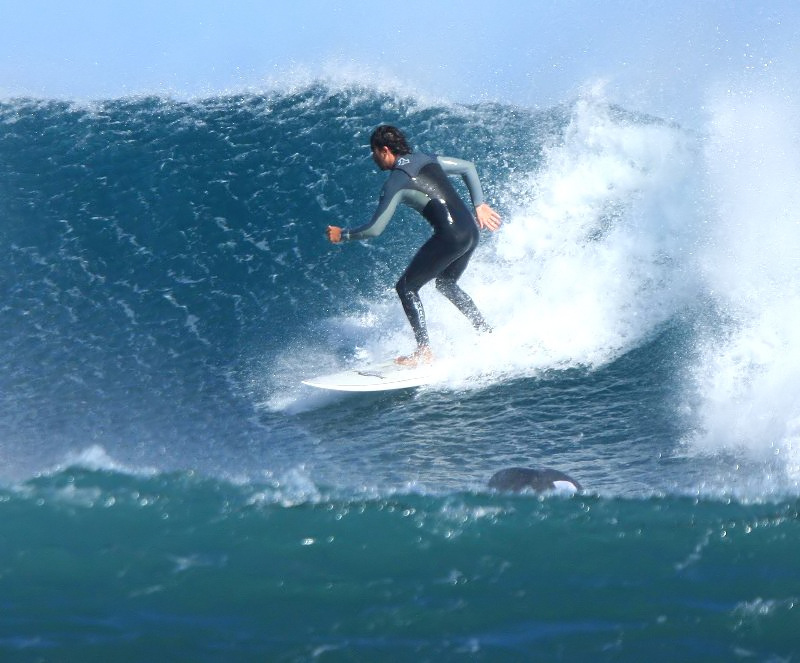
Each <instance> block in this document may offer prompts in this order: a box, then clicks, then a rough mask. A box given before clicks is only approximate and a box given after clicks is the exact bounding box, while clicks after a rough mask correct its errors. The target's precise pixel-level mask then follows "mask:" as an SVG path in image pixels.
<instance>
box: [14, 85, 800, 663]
mask: <svg viewBox="0 0 800 663" xmlns="http://www.w3.org/2000/svg"><path fill="white" fill-rule="evenodd" d="M765 108H766V109H768V110H769V111H770V113H771V114H770V117H771V120H772V121H771V122H770V123H769V124H764V123H759V122H755V121H754V120H753V118H755V117H757V116H758V117H760V116H761V115H763V113H764V111H765ZM793 108H794V106H793V105H792V104H791V103H789V101H787V98H786V97H785V96H783V97H781V98H779V99H775V98H773V97H771V96H770V95H769V94H767V93H765V94H763V95H756V94H755V93H753V96H750V97H746V98H736V97H733V96H731V95H729V94H721V95H718V98H717V99H716V100H715V101H714V103H713V104H709V121H708V126H707V127H706V130H705V131H704V132H702V133H700V132H695V131H687V130H684V129H682V128H681V127H679V126H675V125H674V124H672V123H669V122H665V121H662V120H660V119H659V118H655V117H650V116H644V115H641V114H638V113H636V112H632V111H630V110H627V109H625V108H621V107H619V106H615V105H613V104H610V103H608V102H607V101H606V100H605V99H604V98H603V96H602V92H599V91H588V92H587V93H586V94H584V95H583V96H582V97H580V98H579V99H576V100H575V101H574V102H573V103H570V104H565V105H562V106H557V107H553V108H549V109H544V110H530V109H524V108H519V107H515V106H507V105H500V104H480V105H476V106H458V105H450V104H444V103H438V102H437V103H431V102H425V101H422V100H421V99H419V98H415V97H413V96H408V95H401V94H396V93H391V92H386V91H382V90H376V89H374V88H371V87H369V86H364V85H341V86H335V87H334V86H332V85H323V84H315V83H311V84H308V85H304V86H301V87H298V88H296V89H292V90H284V91H276V92H271V93H268V94H242V95H235V96H223V97H214V98H207V99H201V100H197V101H193V102H178V101H175V100H169V99H163V98H157V97H146V98H130V99H120V100H114V101H107V102H99V103H96V104H93V105H91V106H79V105H75V104H70V103H64V102H56V101H33V100H24V99H17V100H7V101H4V102H2V103H0V233H2V236H1V237H0V239H1V240H2V241H0V252H2V259H0V270H2V274H1V275H0V284H1V285H0V287H2V289H3V290H2V292H3V295H2V303H0V357H2V359H0V361H1V362H2V365H0V450H2V458H3V463H2V468H1V469H0V479H2V485H3V486H4V487H5V488H4V489H3V492H2V493H0V511H2V517H0V522H2V523H3V527H4V528H6V529H7V532H6V533H5V535H4V536H3V537H2V539H3V540H6V541H11V540H14V541H17V542H18V545H17V546H11V545H8V546H5V547H2V546H0V557H2V558H3V568H4V569H9V570H8V572H6V571H4V573H3V574H2V575H0V585H2V588H3V595H4V596H5V597H9V598H8V599H7V607H8V615H9V617H8V619H7V620H6V621H5V622H3V623H2V624H0V629H2V633H0V648H3V649H5V651H7V652H9V655H12V656H17V657H18V658H19V657H21V656H23V655H26V653H27V652H28V650H29V649H30V648H34V650H36V651H37V652H38V653H39V654H41V655H42V656H45V657H46V656H47V655H48V654H49V653H53V655H54V657H55V658H64V659H65V660H66V659H69V658H81V659H84V660H87V657H89V658H91V657H92V656H96V657H100V658H102V657H103V656H104V655H105V654H107V653H108V652H109V651H117V650H118V649H119V648H120V646H121V645H120V643H122V642H125V643H127V644H130V643H134V644H133V645H132V647H131V648H130V649H128V650H127V651H130V652H131V654H130V658H131V660H142V658H148V657H151V656H150V654H152V653H153V652H154V651H156V650H158V651H161V652H163V651H171V652H173V653H175V651H176V650H173V649H172V647H173V646H174V644H171V643H175V642H181V641H183V642H192V643H194V645H193V646H194V649H192V648H191V647H190V648H189V649H190V650H191V654H192V656H190V658H192V659H193V660H205V659H209V660H211V658H213V657H214V652H217V653H218V652H219V651H239V652H240V653H242V654H243V656H244V659H245V660H247V659H248V657H250V658H253V659H254V660H255V659H257V658H258V657H259V656H261V657H263V656H267V658H270V657H278V658H279V657H281V656H283V657H284V658H286V659H287V660H290V659H293V658H296V659H303V658H308V657H332V658H334V659H336V658H337V656H341V657H345V658H346V657H348V656H350V657H353V658H363V657H367V658H372V657H374V655H375V654H376V653H378V658H381V652H384V651H392V652H400V654H399V658H401V659H405V658H408V659H409V660H420V658H422V659H427V658H432V657H434V656H437V657H438V656H442V655H444V656H446V657H457V656H460V655H463V653H465V652H467V653H470V654H472V655H474V656H476V657H477V658H478V659H479V660H480V659H481V658H484V659H486V660H498V658H497V657H498V656H499V657H500V659H502V658H503V657H504V656H505V657H507V658H508V659H509V660H513V659H514V657H518V656H522V655H530V654H531V652H534V653H535V652H536V651H541V652H542V656H541V657H540V660H553V658H554V657H558V656H562V657H564V658H571V659H574V658H576V657H577V658H581V657H582V658H592V659H599V660H610V659H611V658H613V659H614V660H641V659H642V658H643V657H644V658H648V660H674V658H675V652H676V651H680V652H681V653H680V654H679V655H678V658H681V660H730V659H731V657H732V656H734V657H735V656H740V655H742V656H743V655H744V654H741V652H747V655H753V656H756V657H758V658H764V659H768V658H776V657H786V656H789V655H790V654H791V653H792V647H794V645H793V644H791V643H792V642H793V639H792V638H794V631H793V630H792V629H791V628H790V627H789V623H790V622H792V620H793V618H794V614H795V612H796V605H797V601H798V597H800V586H798V585H797V582H796V579H795V578H794V575H793V574H792V573H791V572H790V570H789V569H790V567H791V564H790V562H789V560H791V559H793V556H792V555H793V551H789V550H787V549H786V542H787V541H796V540H797V532H796V531H795V530H796V523H797V522H798V519H797V495H798V480H800V462H798V454H799V453H800V441H799V440H800V438H799V437H798V422H800V402H798V400H797V398H796V397H795V396H794V395H793V394H794V393H795V392H796V391H797V389H796V386H797V382H798V380H799V379H800V377H799V376H800V368H799V367H798V364H797V358H798V357H800V345H798V341H797V335H796V334H795V333H794V329H796V327H797V325H796V324H795V320H794V317H795V313H794V312H795V311H797V310H798V307H797V306H796V305H794V304H795V303H796V300H797V299H798V297H800V294H799V293H800V272H798V263H797V259H796V256H797V255H798V254H800V251H798V249H800V247H798V246H797V242H798V237H800V234H798V233H797V232H796V231H797V220H796V218H797V217H796V211H795V210H796V209H797V208H798V206H797V204H796V200H795V198H796V197H797V195H798V194H797V193H796V182H797V180H798V176H800V165H798V162H797V157H796V155H797V154H798V153H800V150H798V149H797V148H798V147H800V145H798V136H800V132H798V130H797V129H798V127H797V124H796V120H795V119H794V118H796V117H798V115H797V114H796V113H793V112H792V110H793ZM382 122H390V123H393V124H397V125H399V126H401V127H403V129H404V130H405V131H406V132H407V134H408V135H409V137H410V138H411V140H412V142H413V144H414V146H415V147H416V148H418V149H420V150H423V151H430V152H435V153H439V154H444V155H453V156H460V157H463V158H467V159H470V160H473V161H474V162H475V163H476V165H477V166H478V169H479V172H480V174H481V178H482V182H483V185H484V189H485V192H486V193H487V197H488V198H489V199H490V200H491V201H492V202H493V204H494V205H495V206H496V207H497V208H498V209H499V210H500V211H501V213H502V214H503V216H504V218H505V225H504V228H503V229H502V230H501V232H499V233H496V234H494V235H488V234H485V235H484V237H483V240H482V244H481V246H480V247H479V249H478V251H477V253H476V254H475V257H474V258H473V261H472V263H471V265H470V268H469V270H468V271H467V273H466V274H465V275H464V278H463V280H462V283H463V285H464V287H465V289H466V290H467V291H468V292H470V294H471V295H472V296H473V298H474V299H475V301H476V302H477V304H478V306H479V307H480V308H481V310H482V311H483V312H484V313H485V315H486V317H487V318H488V319H489V320H490V321H491V324H492V325H493V327H494V332H493V334H492V335H491V336H490V337H485V338H484V337H477V336H476V335H475V334H474V333H473V331H472V330H471V328H470V326H469V325H468V324H467V323H466V322H465V321H464V319H463V318H462V317H461V316H460V315H459V314H458V313H457V312H456V311H455V310H453V309H452V307H451V306H450V305H449V304H448V303H447V302H446V301H445V300H444V299H442V298H441V297H440V296H439V295H438V294H437V293H436V292H435V291H434V289H433V288H426V289H423V291H422V298H423V301H424V303H425V306H426V311H427V314H428V320H429V325H430V329H431V336H432V340H433V344H434V349H435V352H436V354H437V357H438V358H439V360H440V361H441V362H443V363H445V364H446V365H447V366H449V367H450V372H449V378H448V380H447V381H446V382H445V383H443V384H438V385H435V386H431V387H426V388H422V389H419V390H416V391H406V392H396V393H390V394H382V395H375V396H367V397H365V396H358V397H353V396H333V395H329V394H322V393H319V392H314V391H312V390H310V389H309V388H306V387H303V386H302V385H301V384H300V381H301V380H302V379H303V378H306V377H310V376H313V375H317V374H321V373H325V372H331V371H333V370H336V369H338V368H340V367H342V366H347V365H353V364H357V363H363V362H369V361H373V360H378V359H381V360H382V359H385V358H386V357H391V356H393V355H395V354H397V353H399V352H405V351H407V350H409V349H410V348H411V346H412V335H411V333H410V330H409V329H408V325H407V322H406V321H405V318H404V316H403V314H402V311H401V308H400V306H399V303H398V302H397V301H396V296H395V294H394V291H393V284H394V283H395V281H396V279H397V277H398V275H399V274H400V273H401V272H402V270H403V269H404V267H405V265H406V264H407V263H408V261H409V259H410V257H411V256H412V255H413V253H414V251H415V250H416V248H417V247H418V246H419V245H420V244H421V243H422V242H423V241H424V238H425V237H426V234H427V229H426V226H425V223H424V222H423V221H422V220H421V219H420V218H419V216H418V215H416V214H415V213H413V212H411V211H409V210H405V211H400V212H398V214H397V215H396V216H395V218H394V219H393V221H392V222H391V224H390V225H389V227H388V229H387V231H386V232H385V233H384V234H383V235H382V236H381V237H380V238H377V239H375V240H372V241H370V242H360V243H359V242H353V243H349V244H346V245H344V246H331V245H330V244H329V243H328V242H327V241H326V240H325V238H324V229H325V227H326V226H327V225H329V224H335V225H350V226H353V225H357V224H360V223H362V222H364V221H365V220H366V219H368V218H369V217H370V215H371V214H372V211H373V209H374V206H375V204H376V201H377V195H378V191H379V190H380V186H381V184H382V181H383V177H384V175H383V174H381V173H378V172H376V171H375V168H374V165H373V164H372V162H371V159H370V155H369V149H368V141H369V134H370V132H371V130H372V129H373V128H374V126H376V125H377V124H379V123H382ZM459 186H461V185H460V184H459ZM510 466H548V467H554V468H556V469H559V470H562V471H565V472H568V473H570V474H571V475H573V476H575V478H576V479H578V480H579V481H580V482H581V484H582V485H583V486H584V487H585V489H586V493H585V494H583V495H579V496H575V497H573V498H566V499H562V498H561V497H554V498H552V499H537V498H536V497H534V496H531V495H523V496H520V497H511V496H508V495H502V494H496V493H493V492H490V491H488V490H487V488H486V485H487V481H488V479H489V477H490V476H491V475H492V474H493V473H494V472H495V471H497V470H499V469H501V468H504V467H510ZM642 523H648V524H646V525H642ZM201 533H202V534H201ZM367 539H369V542H368V541H367ZM756 550H757V551H758V554H756V552H755V551H756ZM87 551H88V552H87ZM91 551H99V552H91ZM398 551H400V552H398ZM531 551H539V552H537V553H535V558H531V555H532V554H534V553H532V552H531ZM306 553H308V554H306ZM765 556H768V557H769V558H770V560H772V562H771V566H770V567H769V569H766V568H765V567H764V566H763V563H762V561H760V560H763V559H765ZM23 558H24V560H27V561H24V563H23V561H20V560H23ZM634 558H635V559H641V560H644V561H643V562H642V567H641V569H639V570H635V571H634V570H631V569H630V568H629V566H627V565H626V561H627V560H630V559H634ZM531 559H533V562H531V561H530V560H531ZM326 560H327V561H326ZM590 560H591V561H590ZM733 560H736V564H744V567H745V568H738V567H736V565H735V564H734V563H733ZM329 562H330V564H332V566H331V567H330V568H328V567H325V568H324V573H323V572H322V571H320V569H321V568H323V566H324V565H325V564H328V563H329ZM773 562H774V563H773ZM576 568H578V569H582V570H581V571H580V573H578V575H577V576H576ZM233 569H236V570H235V571H234V570H233ZM543 569H545V570H546V571H543ZM639 571H641V573H639ZM320 574H322V575H324V576H325V577H324V578H322V575H320ZM795 575H796V574H795ZM31 577H34V578H36V579H37V582H39V585H37V586H38V587H39V588H40V591H38V593H36V595H35V596H36V597H37V598H36V600H34V599H32V598H26V596H27V594H26V592H27V591H28V590H29V588H30V582H29V579H30V578H31ZM254 577H255V578H260V580H259V581H258V582H257V583H256V584H255V585H253V584H252V579H253V578H254ZM720 579H722V580H723V582H719V581H720ZM323 580H324V582H323ZM543 582H544V583H545V588H544V589H545V590H546V591H545V594H546V595H547V596H548V597H549V599H548V601H542V600H540V599H541V592H540V593H538V594H537V595H538V596H539V598H536V599H534V598H532V597H533V595H534V594H536V593H537V592H535V591H534V589H535V588H536V587H540V588H541V584H542V583H543ZM98 583H99V584H101V585H103V586H105V587H107V589H108V591H105V592H101V593H100V594H99V595H96V594H94V593H93V592H87V591H86V589H85V588H86V587H95V586H98ZM224 586H226V587H228V589H225V587H224ZM51 587H55V588H57V587H62V588H64V590H65V592H66V593H61V592H59V591H56V590H52V591H51V589H49V588H51ZM362 587H363V589H360V588H362ZM721 588H723V589H721ZM65 596H68V597H71V598H70V599H69V601H67V602H66V603H65V602H64V597H65ZM653 596H661V597H663V602H662V603H659V604H654V603H653V602H652V601H651V600H650V599H651V598H652V597H653ZM203 597H210V598H208V601H211V602H214V605H213V606H212V605H211V603H208V602H204V601H206V599H204V598H203ZM232 597H236V598H232ZM265 597H267V598H266V599H265ZM514 597H517V598H516V599H515V598H514ZM576 598H579V599H580V600H579V601H576V600H574V599H576ZM512 599H513V600H512ZM67 604H69V609H68V610H66V611H65V610H64V606H65V605H67ZM278 605H280V606H284V607H283V608H281V609H280V610H279V609H278V608H277V607H276V606H278ZM334 605H335V606H338V607H337V610H338V611H339V613H337V614H339V615H340V617H341V619H340V620H338V621H336V622H335V623H334V621H332V619H331V616H330V615H331V606H334ZM500 605H502V606H503V608H502V610H499V611H498V612H497V614H496V619H493V620H490V621H491V623H489V622H487V621H486V619H485V615H487V614H488V613H490V612H492V610H488V606H500ZM578 605H581V606H583V607H581V608H578V607H576V606H578ZM613 605H617V606H624V605H627V606H628V608H622V607H620V608H619V609H618V610H611V611H609V609H608V607H609V606H613ZM42 606H44V609H45V613H46V614H47V615H48V622H47V623H48V626H47V628H44V629H42V628H40V627H41V625H42V621H41V618H40V615H41V614H42V612H41V610H42V609H43V608H42ZM111 606H114V608H113V610H112V609H111ZM220 606H221V607H220ZM265 606H266V607H265ZM286 606H288V608H286V609H284V608H285V607H286ZM412 608H413V610H418V612H417V613H414V614H411V612H412V611H413V610H412ZM37 615H39V616H37ZM108 615H113V616H112V617H109V619H108V621H104V620H106V617H107V616H108ZM153 615H165V616H167V617H168V618H165V620H155V621H154V620H153V618H152V616H153ZM299 615H302V616H303V618H304V619H305V620H306V621H305V622H304V625H303V626H302V628H301V627H300V626H298V625H297V624H299V622H298V621H297V620H298V619H299ZM290 618H291V619H290ZM337 619H338V618H337ZM155 622H163V624H168V625H169V628H170V629H173V630H172V631H170V633H171V634H172V635H170V634H168V633H167V631H165V630H164V628H163V627H162V625H161V624H160V623H155ZM689 623H691V624H695V625H696V624H700V627H699V630H696V631H694V632H693V633H692V634H691V636H687V637H683V635H684V634H685V633H686V630H685V629H686V625H687V624H689ZM15 625H16V626H15ZM267 625H271V626H267ZM201 631H202V632H201ZM790 631H791V634H790ZM64 633H73V634H74V635H73V636H70V637H66V636H64V635H63V634H64ZM443 633H447V634H450V635H448V636H447V637H443V636H442V634H443ZM142 634H144V635H142ZM376 634H380V635H376ZM173 635H175V638H176V639H174V640H171V639H170V638H172V636H173ZM567 636H568V637H567ZM148 642H150V644H147V643H148ZM565 642H569V643H570V644H569V646H568V647H567V648H566V649H564V648H563V645H564V643H565ZM153 643H160V644H153ZM676 643H677V644H676ZM127 644H126V646H127ZM676 646H678V649H677V650H676V649H675V647H676ZM148 648H149V649H148ZM603 652H605V653H603ZM609 652H613V655H612V654H609ZM645 652H646V654H647V655H645ZM654 652H655V654H654ZM658 652H661V654H660V655H659V654H658ZM180 655H183V654H182V653H181V654H180ZM173 658H174V657H173ZM259 660H260V659H259ZM526 660H535V656H534V657H533V658H530V657H529V658H526Z"/></svg>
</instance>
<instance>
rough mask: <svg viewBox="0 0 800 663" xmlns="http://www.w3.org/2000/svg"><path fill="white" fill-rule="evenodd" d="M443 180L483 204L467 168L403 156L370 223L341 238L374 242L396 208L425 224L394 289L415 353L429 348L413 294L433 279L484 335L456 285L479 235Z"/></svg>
mask: <svg viewBox="0 0 800 663" xmlns="http://www.w3.org/2000/svg"><path fill="white" fill-rule="evenodd" d="M448 175H461V177H462V178H463V180H464V182H465V184H466V185H467V189H468V190H469V194H470V197H471V198H472V204H473V206H474V207H477V206H478V205H480V204H482V203H483V202H484V199H483V190H482V189H481V183H480V180H479V179H478V173H477V171H476V170H475V166H474V165H473V164H472V162H470V161H465V160H463V159H455V158H452V157H435V156H430V155H427V154H424V153H420V152H415V153H412V154H405V155H402V156H398V157H397V159H396V161H395V165H394V167H393V168H392V172H391V173H390V175H389V177H388V178H387V180H386V183H385V184H384V186H383V190H382V191H381V197H380V201H379V203H378V208H377V210H375V214H374V215H373V216H372V219H370V221H369V222H368V223H366V224H365V225H363V226H359V227H358V228H353V229H345V230H344V231H343V233H342V238H343V239H365V238H369V237H377V236H378V235H380V234H381V233H382V232H383V231H384V229H385V228H386V226H387V224H388V223H389V220H390V219H391V218H392V216H393V215H394V212H395V210H396V209H397V206H398V205H399V204H400V203H403V204H405V205H408V206H409V207H411V208H413V209H415V210H417V211H418V212H419V213H420V214H422V216H423V217H425V219H426V220H427V221H428V223H430V224H431V226H432V228H433V235H432V236H431V238H430V239H429V240H428V241H427V242H425V244H423V245H422V247H420V249H419V251H417V253H416V255H415V256H414V258H413V259H412V260H411V263H410V264H409V266H408V267H407V268H406V270H405V272H403V275H402V276H401V277H400V280H399V281H398V282H397V285H396V290H397V294H398V295H399V297H400V301H401V302H402V304H403V310H404V311H405V313H406V316H407V317H408V321H409V322H410V323H411V327H412V329H413V330H414V337H415V339H416V341H417V345H418V346H420V347H422V346H429V345H430V343H429V339H428V330H427V325H426V324H425V312H424V310H423V308H422V303H421V302H420V299H419V289H420V288H421V287H422V286H423V285H425V284H426V283H428V282H429V281H432V280H433V279H436V288H437V289H438V290H439V292H441V293H442V294H443V295H444V296H445V297H447V299H449V300H450V301H451V302H452V303H453V304H455V306H456V307H457V308H458V310H459V311H461V312H462V313H463V314H464V315H465V316H466V317H467V318H468V319H469V321H470V322H471V323H472V325H473V326H474V327H475V328H476V329H478V330H480V331H488V330H489V329H490V328H489V325H487V324H486V321H485V320H484V318H483V316H482V315H481V313H480V311H478V309H477V307H476V306H475V303H474V302H473V301H472V299H471V298H470V296H469V295H468V294H467V293H466V292H464V291H463V290H462V289H461V288H460V287H459V286H458V284H457V283H456V282H457V281H458V279H459V277H460V276H461V275H462V274H463V273H464V270H465V269H466V267H467V264H468V263H469V259H470V258H471V257H472V253H473V252H474V251H475V248H476V247H477V246H478V239H479V236H480V232H479V231H480V229H479V227H478V223H477V221H476V220H475V217H474V216H473V214H472V212H471V210H470V209H469V208H468V207H467V205H466V203H465V202H464V201H463V200H462V198H461V196H459V195H458V192H457V191H456V189H455V187H454V186H453V184H452V183H451V182H450V181H449V179H448V177H447V176H448Z"/></svg>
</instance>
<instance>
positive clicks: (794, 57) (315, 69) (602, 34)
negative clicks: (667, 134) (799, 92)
mask: <svg viewBox="0 0 800 663" xmlns="http://www.w3.org/2000/svg"><path fill="white" fill-rule="evenodd" d="M795 63H800V2H797V0H781V1H780V2H769V1H764V2H756V1H755V0H661V1H650V0H639V1H634V0H597V1H588V0H558V1H556V0H495V1H494V2H488V1H484V2H477V1H476V0H462V1H460V2H453V1H449V0H440V1H437V0H425V1H422V0H406V1H404V2H402V3H390V4H383V3H377V2H374V0H348V1H347V2H344V1H342V2H334V1H323V0H297V1H296V2H267V1H266V0H262V1H256V0H239V1H231V2H222V1H218V2H212V1H210V0H194V1H189V0H114V1H112V0H107V1H102V0H71V1H70V0H0V96H2V97H6V98H7V97H9V96H34V97H44V98H70V99H77V100H86V99H93V98H107V97H119V96H125V95H130V94H141V93H163V94H171V95H175V96H179V97H191V96H197V95H205V94H209V93H211V94H213V93H218V92H225V91H239V90H242V89H243V88H251V89H252V88H255V89H260V88H264V87H272V86H274V85H276V84H278V85H280V84H281V81H284V80H291V79H293V78H294V77H296V76H297V75H298V74H297V72H298V71H302V72H306V74H310V75H312V76H314V75H322V74H329V73H331V72H333V71H341V70H345V71H347V72H348V73H347V74H346V75H345V76H346V77H347V76H350V77H354V78H357V79H358V78H360V79H362V82H372V83H375V84H379V83H382V84H388V85H390V86H391V85H399V86H402V87H403V88H404V89H411V90H415V91H417V92H419V93H420V94H426V95H434V96H441V97H444V98H446V99H449V100H451V101H461V102H475V101H481V100H498V101H506V102H511V103H518V104H522V105H528V106H548V105H551V104H552V103H555V102H558V101H562V100H564V99H566V98H569V97H571V96H574V94H575V93H576V92H577V91H578V90H579V89H580V87H581V86H583V85H585V84H587V83H591V82H592V81H594V80H597V79H602V80H605V81H607V84H608V86H609V88H610V89H611V90H613V93H614V94H615V95H619V96H620V97H622V99H621V101H624V102H626V103H629V104H633V105H636V106H641V107H642V110H647V111H654V112H659V113H660V114H661V115H665V116H670V115H680V112H681V108H682V107H685V106H686V105H687V104H688V105H696V104H698V103H701V101H700V100H701V99H702V95H703V93H704V90H705V89H707V88H708V87H709V86H712V85H723V86H724V85H731V84H744V85H746V80H747V78H748V77H750V76H753V75H759V76H763V75H764V72H765V71H767V72H771V71H780V72H781V74H780V75H781V77H782V80H789V81H793V80H797V79H796V78H795V74H796V73H797V71H796V67H797V65H796V64H795ZM736 81H745V82H743V83H741V82H740V83H736Z"/></svg>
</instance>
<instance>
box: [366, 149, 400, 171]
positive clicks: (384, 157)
mask: <svg viewBox="0 0 800 663" xmlns="http://www.w3.org/2000/svg"><path fill="white" fill-rule="evenodd" d="M396 159H397V157H396V156H395V155H394V154H392V151H391V150H390V149H389V148H388V147H386V146H385V145H384V146H383V147H373V148H372V160H373V161H374V162H375V165H377V166H378V168H380V169H381V170H391V169H392V168H393V167H394V162H395V160H396Z"/></svg>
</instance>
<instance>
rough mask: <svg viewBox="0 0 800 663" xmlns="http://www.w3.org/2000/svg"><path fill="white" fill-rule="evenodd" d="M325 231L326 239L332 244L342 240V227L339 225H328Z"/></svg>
mask: <svg viewBox="0 0 800 663" xmlns="http://www.w3.org/2000/svg"><path fill="white" fill-rule="evenodd" d="M326 233H327V235H328V239H329V240H330V241H331V242H333V243H334V244H338V243H339V242H341V241H342V229H341V228H340V227H339V226H328V230H327V231H326Z"/></svg>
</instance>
